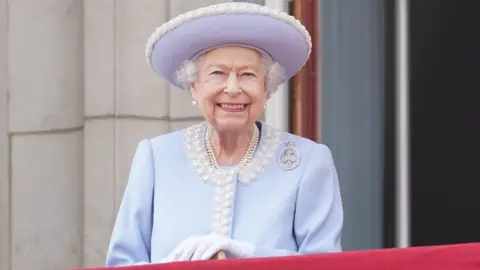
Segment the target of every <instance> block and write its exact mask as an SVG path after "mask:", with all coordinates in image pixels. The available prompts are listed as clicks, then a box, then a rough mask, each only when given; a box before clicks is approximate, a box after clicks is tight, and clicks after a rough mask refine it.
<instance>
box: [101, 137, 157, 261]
mask: <svg viewBox="0 0 480 270" xmlns="http://www.w3.org/2000/svg"><path fill="white" fill-rule="evenodd" d="M154 179H155V175H154V167H153V154H152V147H151V144H150V141H149V140H143V141H141V142H140V143H139V144H138V146H137V149H136V152H135V155H134V158H133V161H132V165H131V168H130V175H129V178H128V183H127V185H126V188H125V192H124V195H123V199H122V202H121V204H120V208H119V210H118V214H117V218H116V221H115V226H114V228H113V232H112V236H111V240H110V245H109V247H108V251H107V258H106V266H107V267H115V266H128V265H140V264H147V263H150V251H151V247H150V243H151V241H150V240H151V232H152V211H153V194H154Z"/></svg>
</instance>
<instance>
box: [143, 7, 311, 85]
mask: <svg viewBox="0 0 480 270" xmlns="http://www.w3.org/2000/svg"><path fill="white" fill-rule="evenodd" d="M231 44H236V45H237V46H242V45H245V46H246V47H250V48H251V47H253V48H258V49H260V50H261V51H264V52H266V53H268V54H269V55H270V57H271V58H272V59H273V60H274V61H277V62H278V63H279V64H281V65H282V66H283V67H284V68H285V75H286V79H289V78H291V77H292V76H293V75H295V74H296V73H297V72H298V71H299V70H300V69H301V68H302V66H303V65H304V64H305V62H306V61H307V60H308V57H309V55H310V49H311V48H310V46H311V44H309V43H308V42H307V41H306V39H305V36H304V35H302V33H300V31H298V29H297V28H295V27H294V26H292V25H291V24H290V23H288V22H285V21H282V20H279V19H276V18H273V17H271V16H267V15H262V14H248V13H233V14H216V15H209V16H205V17H200V18H197V19H193V20H190V21H187V22H185V23H183V24H182V25H180V26H178V27H176V28H175V29H173V30H170V31H169V32H168V33H166V34H165V35H163V36H162V37H161V38H160V39H158V40H157V41H156V42H155V44H154V45H153V49H152V51H151V54H150V59H149V61H150V64H151V66H152V68H153V70H154V71H155V72H156V73H157V74H158V75H160V76H161V77H163V78H165V79H166V80H168V81H169V82H170V83H171V84H173V85H175V86H178V87H181V86H180V85H178V83H177V82H176V72H177V71H178V70H179V69H180V67H181V65H182V63H183V62H184V61H186V60H191V59H192V58H193V57H194V56H196V55H197V54H198V53H199V52H203V51H206V50H208V49H210V48H216V47H220V46H224V45H231Z"/></svg>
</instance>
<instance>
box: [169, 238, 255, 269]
mask: <svg viewBox="0 0 480 270" xmlns="http://www.w3.org/2000/svg"><path fill="white" fill-rule="evenodd" d="M218 251H223V252H225V255H226V257H227V258H247V257H251V256H253V254H254V252H255V247H254V246H253V245H251V244H249V243H245V242H241V241H237V240H234V239H230V238H228V237H225V236H221V235H218V234H208V235H205V236H193V237H190V238H187V239H186V240H184V241H183V242H182V243H180V245H178V246H177V247H176V248H175V249H174V250H173V251H172V253H171V254H170V255H169V256H167V258H165V259H164V260H163V261H162V262H165V263H166V262H175V261H195V260H209V259H211V258H212V257H213V256H214V255H215V253H217V252H218Z"/></svg>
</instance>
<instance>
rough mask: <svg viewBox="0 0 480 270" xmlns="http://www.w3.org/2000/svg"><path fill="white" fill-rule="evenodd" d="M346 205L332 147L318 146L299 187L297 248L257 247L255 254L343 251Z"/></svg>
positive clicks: (296, 220)
mask: <svg viewBox="0 0 480 270" xmlns="http://www.w3.org/2000/svg"><path fill="white" fill-rule="evenodd" d="M342 228H343V205H342V199H341V194H340V188H339V183H338V175H337V171H336V169H335V165H334V162H333V158H332V154H331V152H330V150H329V149H328V148H327V147H326V146H324V145H322V144H318V145H316V146H315V148H314V150H313V153H312V155H311V156H310V158H309V160H308V165H307V166H306V169H305V172H304V173H303V177H302V180H301V182H300V186H299V188H298V194H297V202H296V208H295V220H294V234H295V238H296V241H297V245H298V252H290V251H286V250H275V249H267V248H263V247H256V252H255V256H256V257H271V256H285V255H300V254H319V253H328V252H341V251H342V247H341V232H342Z"/></svg>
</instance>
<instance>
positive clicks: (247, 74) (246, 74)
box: [242, 72, 255, 77]
mask: <svg viewBox="0 0 480 270" xmlns="http://www.w3.org/2000/svg"><path fill="white" fill-rule="evenodd" d="M242 76H248V77H255V74H253V73H251V72H245V73H242Z"/></svg>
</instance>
